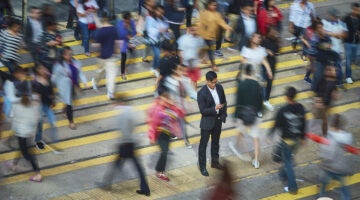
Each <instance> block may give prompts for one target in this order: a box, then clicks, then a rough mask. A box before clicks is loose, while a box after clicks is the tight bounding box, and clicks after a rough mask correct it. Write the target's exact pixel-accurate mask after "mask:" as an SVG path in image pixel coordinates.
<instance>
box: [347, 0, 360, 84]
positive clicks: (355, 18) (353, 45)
mask: <svg viewBox="0 0 360 200" xmlns="http://www.w3.org/2000/svg"><path fill="white" fill-rule="evenodd" d="M343 21H344V22H345V24H346V26H347V28H348V32H347V34H348V35H347V37H346V38H345V40H344V43H345V44H344V46H345V59H346V82H347V83H350V84H351V83H353V80H352V78H351V75H352V74H351V63H352V62H353V60H355V58H356V55H357V54H356V53H357V51H359V49H360V44H359V41H360V4H359V3H353V4H352V5H351V13H350V14H349V15H347V16H346V17H345V18H344V20H343Z"/></svg>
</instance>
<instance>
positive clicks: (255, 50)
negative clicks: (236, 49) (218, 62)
mask: <svg viewBox="0 0 360 200" xmlns="http://www.w3.org/2000/svg"><path fill="white" fill-rule="evenodd" d="M249 40H250V41H249V45H248V46H244V47H243V48H242V49H241V52H240V55H241V56H242V57H243V59H242V61H241V62H242V63H249V64H251V65H252V66H253V67H254V70H253V71H254V77H255V78H256V79H257V81H259V82H260V85H262V86H264V84H265V79H264V77H263V76H262V70H263V67H262V66H264V69H265V70H266V75H267V76H268V78H269V79H272V78H273V74H272V71H271V68H270V65H269V62H268V61H267V58H266V56H267V52H266V49H265V48H264V47H262V46H260V44H261V35H260V34H259V33H253V34H252V36H251V38H250V39H249ZM264 105H265V106H266V108H267V109H268V110H270V111H273V110H274V107H273V106H272V105H271V104H270V102H268V101H265V102H264Z"/></svg>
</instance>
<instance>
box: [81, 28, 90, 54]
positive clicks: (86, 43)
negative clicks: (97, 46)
mask: <svg viewBox="0 0 360 200" xmlns="http://www.w3.org/2000/svg"><path fill="white" fill-rule="evenodd" d="M79 26H80V31H81V35H82V46H83V47H84V50H85V53H86V52H90V50H89V40H90V31H89V29H88V24H84V23H82V22H79Z"/></svg>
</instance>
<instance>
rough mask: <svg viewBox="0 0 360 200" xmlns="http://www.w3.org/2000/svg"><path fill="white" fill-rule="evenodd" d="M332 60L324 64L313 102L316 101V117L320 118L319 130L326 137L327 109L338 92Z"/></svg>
mask: <svg viewBox="0 0 360 200" xmlns="http://www.w3.org/2000/svg"><path fill="white" fill-rule="evenodd" d="M334 65H335V64H334V62H329V63H328V64H327V65H326V66H325V70H324V76H323V78H322V79H321V80H320V83H319V85H318V89H317V93H316V97H315V102H316V103H317V104H316V105H317V107H315V108H314V109H316V111H317V112H318V115H317V116H316V118H317V117H318V118H320V119H321V120H322V125H321V130H322V135H323V136H325V137H326V135H327V133H328V123H327V122H328V114H327V112H328V110H329V109H330V106H331V103H332V102H333V100H334V99H337V96H338V93H337V92H336V84H337V81H336V70H337V69H336V67H335V66H334Z"/></svg>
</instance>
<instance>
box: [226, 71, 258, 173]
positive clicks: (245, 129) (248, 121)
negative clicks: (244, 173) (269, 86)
mask: <svg viewBox="0 0 360 200" xmlns="http://www.w3.org/2000/svg"><path fill="white" fill-rule="evenodd" d="M240 70H241V71H243V70H244V72H245V74H244V75H243V80H238V85H237V93H236V94H237V95H236V108H235V115H234V117H235V120H236V126H237V129H238V131H239V135H238V138H237V142H236V146H237V147H240V146H241V143H242V141H243V139H242V138H243V135H246V134H248V135H250V136H251V137H252V138H253V141H254V159H253V161H252V165H253V166H254V167H255V168H256V169H258V168H259V167H260V163H259V153H260V145H259V136H260V135H259V122H260V120H259V119H258V115H257V113H261V111H262V109H263V106H262V103H263V94H262V87H261V86H260V84H259V82H258V81H257V80H256V77H255V76H254V70H253V66H252V65H251V64H244V66H243V65H240ZM239 73H240V72H239ZM229 147H230V149H231V150H232V151H233V152H234V153H235V154H236V155H237V156H238V157H239V158H240V159H241V160H245V161H250V160H251V157H250V156H249V155H248V154H240V153H239V152H238V151H237V149H236V147H235V146H234V143H232V142H231V141H230V142H229Z"/></svg>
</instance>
